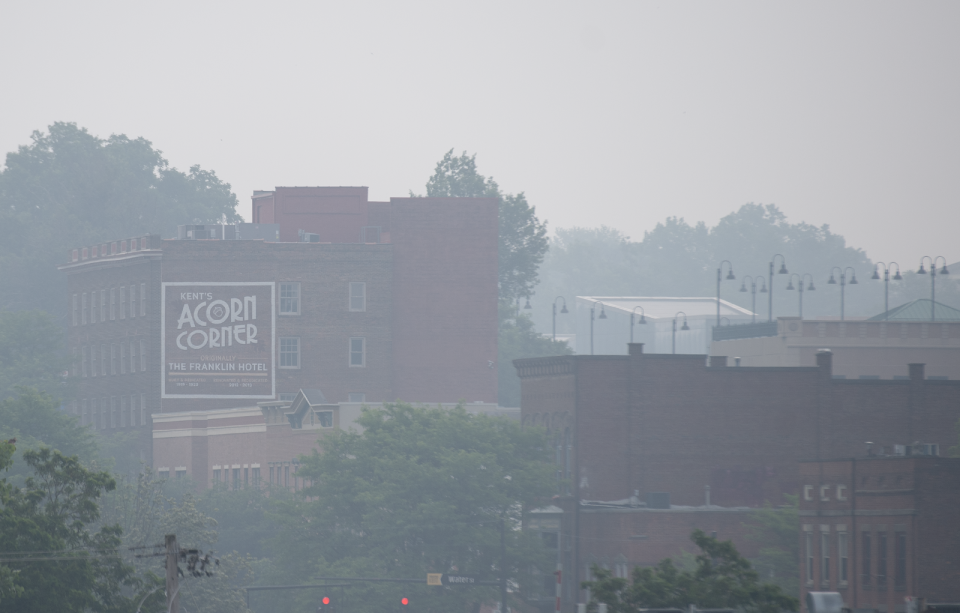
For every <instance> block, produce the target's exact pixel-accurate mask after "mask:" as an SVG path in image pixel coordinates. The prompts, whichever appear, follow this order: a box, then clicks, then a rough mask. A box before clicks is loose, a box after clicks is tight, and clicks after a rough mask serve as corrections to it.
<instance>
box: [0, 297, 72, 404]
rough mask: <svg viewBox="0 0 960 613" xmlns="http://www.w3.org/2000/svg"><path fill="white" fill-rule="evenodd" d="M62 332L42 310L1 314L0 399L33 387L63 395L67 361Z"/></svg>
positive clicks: (67, 366)
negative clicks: (24, 388) (19, 388)
mask: <svg viewBox="0 0 960 613" xmlns="http://www.w3.org/2000/svg"><path fill="white" fill-rule="evenodd" d="M63 336H64V335H63V331H62V330H61V328H60V327H59V326H58V325H57V324H56V322H55V321H54V320H53V318H52V317H51V316H50V315H49V314H48V313H45V312H43V311H0V400H3V399H4V398H8V397H10V396H12V395H15V394H16V393H17V390H16V388H17V387H18V386H22V387H33V388H36V389H39V390H43V391H44V392H45V393H47V394H50V395H51V396H53V397H55V398H60V397H63V396H65V395H66V394H64V393H63V392H65V391H66V389H65V384H66V381H65V380H64V377H63V373H64V372H65V371H66V370H67V369H68V368H69V366H70V362H69V360H68V359H67V354H66V351H64V337H63Z"/></svg>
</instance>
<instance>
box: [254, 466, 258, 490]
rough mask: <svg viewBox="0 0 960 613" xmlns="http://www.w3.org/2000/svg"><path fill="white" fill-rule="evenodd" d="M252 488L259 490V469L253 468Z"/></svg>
mask: <svg viewBox="0 0 960 613" xmlns="http://www.w3.org/2000/svg"><path fill="white" fill-rule="evenodd" d="M253 487H255V488H257V489H260V467H259V466H254V467H253Z"/></svg>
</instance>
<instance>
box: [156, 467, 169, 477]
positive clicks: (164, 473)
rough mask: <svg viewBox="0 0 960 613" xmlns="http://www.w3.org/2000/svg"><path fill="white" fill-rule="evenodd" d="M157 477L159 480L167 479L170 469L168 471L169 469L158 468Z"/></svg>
mask: <svg viewBox="0 0 960 613" xmlns="http://www.w3.org/2000/svg"><path fill="white" fill-rule="evenodd" d="M157 476H158V477H159V478H161V479H169V478H170V469H169V468H158V469H157Z"/></svg>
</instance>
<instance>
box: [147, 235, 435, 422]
mask: <svg viewBox="0 0 960 613" xmlns="http://www.w3.org/2000/svg"><path fill="white" fill-rule="evenodd" d="M391 260H392V253H391V247H390V245H360V244H357V243H353V244H333V245H331V244H318V243H265V242H263V241H164V260H163V278H164V281H165V282H173V281H237V282H242V281H274V282H276V283H277V301H278V302H277V304H275V305H274V308H275V310H276V312H277V329H276V330H277V333H276V336H277V338H278V339H279V338H280V337H286V336H297V337H300V368H299V369H282V368H279V367H278V368H277V369H276V373H277V393H296V392H297V391H298V390H300V389H301V388H319V389H321V390H322V391H323V393H324V395H325V396H326V398H327V400H328V401H330V402H340V401H346V400H347V399H348V394H349V393H351V392H354V393H364V394H366V400H367V401H370V402H379V401H384V400H390V399H392V397H393V394H392V390H391V385H392V383H393V362H392V360H393V347H392V342H393V339H392V332H391V310H392V305H393V298H392V278H391V273H390V270H391ZM198 263H202V265H198ZM286 281H296V282H299V283H300V297H301V298H300V299H301V305H300V312H301V314H300V315H290V316H287V315H280V314H279V284H280V283H281V282H286ZM351 281H357V282H365V283H366V284H367V285H366V288H367V304H366V311H364V312H352V311H350V310H349V283H350V282H351ZM351 337H363V338H366V352H367V355H366V366H365V367H361V368H358V367H350V366H349V362H348V359H349V339H350V338H351ZM276 343H277V344H279V341H276ZM276 350H277V351H278V352H279V348H277V349H276ZM278 359H279V358H278ZM420 398H428V397H427V396H421V397H420ZM255 402H256V401H255V400H253V401H249V402H247V403H245V402H244V401H243V400H212V399H196V400H194V399H184V400H181V399H169V398H168V399H165V400H164V403H163V406H164V412H177V411H190V410H199V409H201V408H202V409H204V410H208V409H213V408H229V407H236V406H244V405H245V404H247V405H249V404H253V403H255Z"/></svg>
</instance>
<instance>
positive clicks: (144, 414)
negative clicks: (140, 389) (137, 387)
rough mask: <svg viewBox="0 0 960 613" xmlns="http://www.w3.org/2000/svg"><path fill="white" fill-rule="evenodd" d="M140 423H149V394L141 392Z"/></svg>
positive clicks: (144, 424)
mask: <svg viewBox="0 0 960 613" xmlns="http://www.w3.org/2000/svg"><path fill="white" fill-rule="evenodd" d="M140 425H141V426H146V425H147V395H146V394H140Z"/></svg>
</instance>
